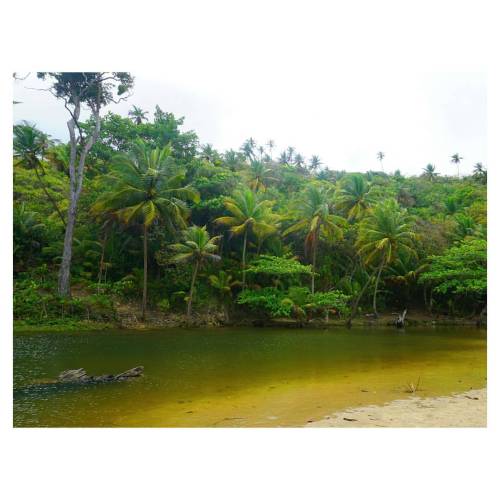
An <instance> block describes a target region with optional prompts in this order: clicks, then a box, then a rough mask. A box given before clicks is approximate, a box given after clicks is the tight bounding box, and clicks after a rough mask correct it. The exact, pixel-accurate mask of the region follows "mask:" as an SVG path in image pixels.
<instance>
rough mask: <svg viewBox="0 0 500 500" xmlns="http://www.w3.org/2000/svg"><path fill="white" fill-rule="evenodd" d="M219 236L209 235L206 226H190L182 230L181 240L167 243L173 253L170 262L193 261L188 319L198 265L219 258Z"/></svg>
mask: <svg viewBox="0 0 500 500" xmlns="http://www.w3.org/2000/svg"><path fill="white" fill-rule="evenodd" d="M220 238H221V236H214V237H212V238H211V237H210V234H208V231H207V228H206V226H203V227H199V226H190V227H188V228H187V229H186V230H185V231H183V242H182V243H174V244H173V245H169V248H170V250H173V251H174V252H175V253H176V255H174V256H173V257H172V258H171V259H170V262H172V263H173V264H179V263H183V262H192V263H193V274H192V276H191V287H190V289H189V298H188V304H187V317H188V321H190V320H191V312H192V305H193V296H194V287H195V284H196V278H197V276H198V271H199V269H200V267H201V266H202V265H203V264H204V263H205V262H206V261H219V260H220V259H221V258H220V256H219V255H216V253H215V252H217V249H218V243H219V240H220Z"/></svg>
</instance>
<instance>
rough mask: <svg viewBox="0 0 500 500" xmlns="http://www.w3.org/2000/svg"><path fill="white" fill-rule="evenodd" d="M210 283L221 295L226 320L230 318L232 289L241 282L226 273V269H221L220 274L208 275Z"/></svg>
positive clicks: (220, 299)
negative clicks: (229, 306)
mask: <svg viewBox="0 0 500 500" xmlns="http://www.w3.org/2000/svg"><path fill="white" fill-rule="evenodd" d="M208 281H209V282H210V285H211V286H212V287H213V288H214V289H215V290H216V291H217V294H218V295H219V301H220V303H221V304H222V307H223V310H224V317H225V319H226V321H227V320H228V311H227V309H228V305H227V304H228V302H229V301H230V299H231V294H232V289H233V288H234V287H236V286H238V285H240V284H241V283H240V282H239V281H235V280H233V277H232V276H231V275H230V274H228V273H226V271H219V274H217V275H215V274H211V275H210V276H209V277H208Z"/></svg>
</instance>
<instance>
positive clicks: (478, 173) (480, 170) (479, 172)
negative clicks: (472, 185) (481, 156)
mask: <svg viewBox="0 0 500 500" xmlns="http://www.w3.org/2000/svg"><path fill="white" fill-rule="evenodd" d="M472 176H473V177H474V179H477V180H479V181H481V182H483V183H484V184H485V183H486V179H487V171H486V169H485V168H484V166H483V164H482V163H476V164H475V165H474V173H473V175H472Z"/></svg>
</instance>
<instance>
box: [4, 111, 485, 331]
mask: <svg viewBox="0 0 500 500" xmlns="http://www.w3.org/2000/svg"><path fill="white" fill-rule="evenodd" d="M80 126H81V127H82V129H83V130H85V129H86V128H89V127H92V120H89V121H87V122H82V123H81V124H80ZM182 126H183V119H182V118H177V117H175V116H174V115H173V114H171V113H168V112H165V111H163V110H162V109H160V107H158V106H157V107H156V111H155V112H154V116H152V117H150V119H148V117H147V113H145V112H144V111H142V110H141V109H140V108H137V107H134V108H133V109H132V110H131V112H130V113H129V116H127V117H123V116H119V115H117V114H113V113H108V114H106V115H104V117H103V118H102V123H101V127H100V134H99V137H98V139H97V142H96V144H95V145H94V146H93V147H92V148H91V149H90V152H89V154H88V156H87V159H86V162H85V172H84V181H83V189H82V194H81V197H80V200H79V210H78V214H77V219H76V224H75V230H74V240H73V254H72V263H71V296H61V295H59V294H58V293H57V274H58V269H59V266H60V262H61V255H62V250H63V239H64V229H65V224H66V221H67V212H68V203H69V202H68V190H69V174H68V164H69V155H70V148H69V145H67V144H63V143H60V142H58V141H54V140H51V138H50V137H48V136H47V135H46V134H44V133H43V131H41V130H39V129H38V128H37V127H36V126H35V125H34V124H31V123H27V122H25V123H19V124H16V125H15V126H14V168H13V171H14V212H13V219H14V220H13V224H14V226H13V227H14V318H15V319H20V320H24V321H26V322H32V323H36V324H43V323H50V322H54V323H55V322H57V321H60V320H61V319H66V320H68V319H74V320H77V319H90V320H95V321H115V320H116V317H117V316H116V315H117V305H118V304H121V305H123V304H127V303H128V304H136V305H139V304H141V303H143V316H144V317H147V314H148V313H150V312H151V311H155V313H158V312H159V313H162V314H165V315H169V314H180V313H187V315H188V317H191V316H196V315H199V314H201V313H203V314H206V313H214V314H219V315H221V316H223V317H224V318H225V319H226V320H228V319H229V318H232V319H238V318H254V319H259V318H260V319H269V318H293V319H295V320H297V321H307V320H308V319H311V318H328V317H330V318H334V317H341V318H345V319H348V318H349V317H350V316H351V313H352V315H355V314H359V313H361V314H366V313H370V314H371V313H373V314H374V315H377V314H378V313H379V312H393V311H401V310H403V309H405V308H408V309H412V308H413V309H415V310H427V311H430V312H437V313H440V314H450V315H459V316H468V315H470V316H473V315H477V314H480V313H481V311H483V309H484V307H485V304H486V180H487V175H486V170H485V169H484V167H483V166H482V165H481V164H476V165H475V167H474V174H473V175H471V176H467V177H463V178H459V177H451V176H443V175H439V173H438V171H437V169H436V167H435V166H433V165H427V166H423V167H424V168H423V169H422V173H421V175H419V176H414V177H405V176H403V175H401V173H400V172H399V171H396V172H394V173H390V174H389V173H385V172H384V171H383V170H381V171H377V172H375V171H369V172H366V173H348V172H345V171H337V170H331V169H329V168H326V167H325V166H324V165H322V163H321V161H320V159H319V157H317V156H313V157H312V158H311V159H309V160H306V159H304V158H303V156H302V155H301V154H300V153H298V152H297V151H296V150H295V148H293V147H289V148H287V149H286V150H285V151H283V152H280V153H277V152H276V151H275V147H274V143H273V141H271V140H270V141H268V142H267V144H257V143H256V142H255V141H254V140H253V139H251V138H250V139H248V140H247V141H245V143H244V144H243V146H242V147H241V148H240V149H239V150H237V151H236V150H229V151H224V152H221V151H216V150H215V149H214V148H213V147H212V146H211V145H209V144H206V145H202V144H200V143H199V141H198V137H197V135H196V133H195V132H193V131H183V129H182ZM383 157H384V155H383V153H379V156H378V158H379V159H380V161H381V164H382V159H383ZM461 160H462V159H461V158H460V157H459V156H458V155H454V156H453V157H452V162H454V163H456V164H457V166H458V164H459V163H460V161H461ZM401 167H402V168H404V165H402V166H401Z"/></svg>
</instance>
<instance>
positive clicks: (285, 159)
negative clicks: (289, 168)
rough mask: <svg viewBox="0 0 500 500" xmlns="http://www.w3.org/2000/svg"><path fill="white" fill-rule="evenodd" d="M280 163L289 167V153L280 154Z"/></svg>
mask: <svg viewBox="0 0 500 500" xmlns="http://www.w3.org/2000/svg"><path fill="white" fill-rule="evenodd" d="M278 161H279V163H280V164H281V165H287V164H288V153H287V152H286V151H282V152H281V153H280V156H279V159H278Z"/></svg>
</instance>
